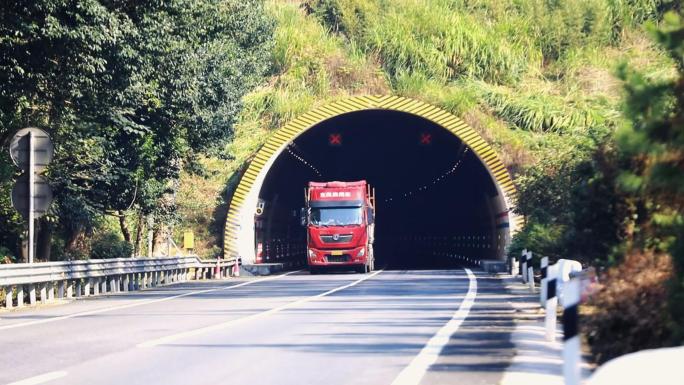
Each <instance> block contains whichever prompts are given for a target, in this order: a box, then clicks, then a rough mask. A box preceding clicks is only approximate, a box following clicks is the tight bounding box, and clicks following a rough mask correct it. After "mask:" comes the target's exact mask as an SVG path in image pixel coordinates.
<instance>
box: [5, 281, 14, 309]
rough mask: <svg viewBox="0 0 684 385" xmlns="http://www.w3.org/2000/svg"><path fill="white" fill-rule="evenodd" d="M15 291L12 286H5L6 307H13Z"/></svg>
mask: <svg viewBox="0 0 684 385" xmlns="http://www.w3.org/2000/svg"><path fill="white" fill-rule="evenodd" d="M13 295H14V293H12V286H7V287H6V288H5V309H7V310H9V309H11V308H12V305H13V304H12V300H13V298H12V296H13Z"/></svg>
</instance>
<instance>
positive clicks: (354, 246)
mask: <svg viewBox="0 0 684 385" xmlns="http://www.w3.org/2000/svg"><path fill="white" fill-rule="evenodd" d="M305 196H306V208H305V223H306V226H307V263H308V266H309V271H310V272H311V274H317V273H319V272H321V271H323V270H326V269H332V268H337V269H353V270H356V271H357V272H360V273H368V272H370V271H372V270H374V268H375V259H374V256H373V239H374V223H375V192H374V191H373V190H372V189H371V188H370V186H369V185H368V183H366V181H365V180H362V181H356V182H323V183H319V182H309V187H308V188H307V189H306V191H305Z"/></svg>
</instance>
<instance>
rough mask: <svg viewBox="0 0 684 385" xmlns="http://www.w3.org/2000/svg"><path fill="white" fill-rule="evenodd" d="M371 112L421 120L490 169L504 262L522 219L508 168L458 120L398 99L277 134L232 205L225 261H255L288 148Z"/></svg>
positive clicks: (301, 121)
mask: <svg viewBox="0 0 684 385" xmlns="http://www.w3.org/2000/svg"><path fill="white" fill-rule="evenodd" d="M371 110H380V111H390V112H391V111H395V112H403V113H408V114H411V115H414V116H417V117H420V118H422V119H425V120H427V121H430V122H432V123H434V124H435V125H437V126H439V127H441V128H443V129H445V130H447V131H448V132H450V133H451V134H453V135H455V136H456V137H457V138H458V139H460V140H461V141H462V142H463V144H464V145H465V146H467V147H468V148H469V149H470V150H471V152H472V153H473V154H474V155H475V156H476V157H477V159H479V161H480V162H481V164H482V166H484V168H485V169H486V170H487V173H488V174H489V176H490V178H491V180H492V182H493V183H494V186H495V188H496V192H497V193H496V195H495V196H493V197H485V198H484V199H487V211H488V215H489V216H491V217H493V218H495V220H494V221H492V226H493V228H492V229H491V233H492V234H496V237H497V238H498V240H497V241H496V248H497V250H496V257H497V258H498V259H503V258H505V251H506V250H505V249H506V247H507V245H508V244H509V242H510V239H511V235H512V234H513V233H515V232H516V231H517V229H518V228H519V226H520V222H521V219H522V218H519V217H518V216H516V215H515V213H513V211H512V208H513V204H514V202H515V194H516V191H515V187H514V185H513V182H512V180H511V177H510V175H509V173H508V171H507V169H506V168H505V166H504V164H503V163H502V162H501V160H500V158H499V157H498V155H497V154H496V153H495V151H494V150H493V149H492V148H491V146H490V145H489V144H487V143H486V142H485V140H484V139H483V138H482V137H481V136H480V135H479V134H478V133H477V132H475V131H474V130H473V129H472V128H471V127H469V126H468V125H467V124H465V123H464V122H463V121H462V120H460V119H459V118H458V117H456V116H454V115H453V114H450V113H448V112H446V111H444V110H442V109H440V108H437V107H435V106H432V105H429V104H427V103H424V102H421V101H418V100H414V99H409V98H403V97H397V96H367V97H353V98H348V99H344V100H340V101H337V102H334V103H331V104H328V105H325V106H322V107H320V108H316V109H314V110H312V111H309V112H307V113H305V114H303V115H302V116H300V117H298V118H296V119H295V120H293V121H291V122H289V123H288V124H286V125H285V126H284V127H282V128H281V129H279V130H277V131H276V132H274V133H273V135H272V136H271V137H270V138H269V139H268V140H267V141H266V143H265V144H264V145H263V146H262V148H261V149H260V150H259V151H258V152H257V153H256V155H255V157H254V159H253V160H252V161H251V162H250V164H249V166H248V168H247V170H246V171H245V173H244V175H243V176H242V178H241V179H240V182H239V184H238V186H237V188H236V190H235V193H234V195H233V197H232V200H231V202H230V206H229V210H228V216H227V220H226V225H225V233H224V255H225V257H226V258H231V257H237V256H240V257H241V258H242V260H243V263H246V264H249V263H253V262H254V260H255V229H254V218H255V217H254V215H255V213H256V207H257V203H258V200H259V195H260V192H261V191H262V187H263V185H264V182H265V180H266V179H267V175H268V173H269V171H270V170H271V168H272V167H273V165H274V163H275V162H276V160H277V159H278V157H279V156H280V155H281V154H282V153H283V152H284V151H285V149H286V148H287V146H288V145H289V144H290V143H292V142H293V141H294V140H295V139H297V138H299V137H300V136H302V135H304V134H305V133H306V132H307V131H309V130H310V129H311V128H313V127H316V126H317V125H319V124H321V123H323V122H325V121H327V120H330V119H332V118H335V117H339V116H341V115H344V114H350V113H354V112H361V111H371ZM297 188H298V187H297ZM298 189H299V188H298ZM302 194H303V192H302Z"/></svg>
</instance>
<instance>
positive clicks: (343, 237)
mask: <svg viewBox="0 0 684 385" xmlns="http://www.w3.org/2000/svg"><path fill="white" fill-rule="evenodd" d="M351 239H352V235H351V234H340V235H339V238H338V239H334V237H333V236H332V235H321V241H323V243H347V242H350V241H351Z"/></svg>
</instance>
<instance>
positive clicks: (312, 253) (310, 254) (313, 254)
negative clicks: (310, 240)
mask: <svg viewBox="0 0 684 385" xmlns="http://www.w3.org/2000/svg"><path fill="white" fill-rule="evenodd" d="M309 258H311V259H315V258H316V252H315V251H313V250H312V249H309Z"/></svg>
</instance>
